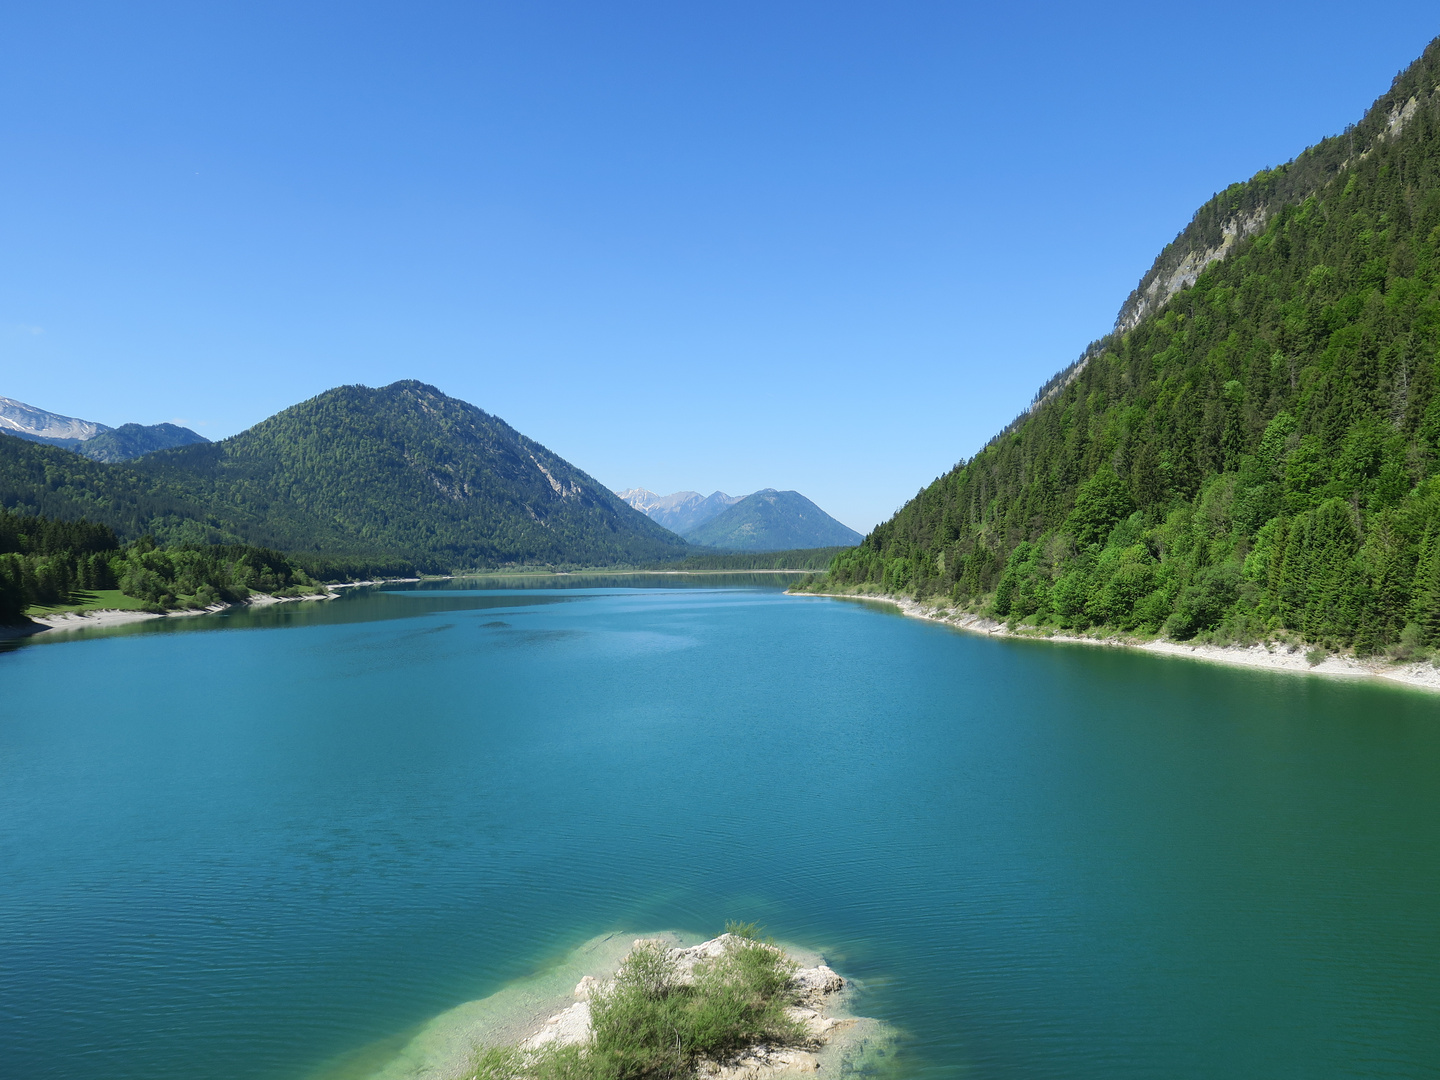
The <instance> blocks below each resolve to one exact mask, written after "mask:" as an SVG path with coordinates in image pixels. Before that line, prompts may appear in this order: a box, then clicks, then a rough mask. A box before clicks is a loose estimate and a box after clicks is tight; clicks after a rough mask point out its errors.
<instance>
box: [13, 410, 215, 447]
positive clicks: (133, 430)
mask: <svg viewBox="0 0 1440 1080" xmlns="http://www.w3.org/2000/svg"><path fill="white" fill-rule="evenodd" d="M0 432H3V433H4V434H7V435H14V436H16V437H18V438H21V439H26V440H29V441H30V442H38V443H46V444H48V445H50V446H60V447H64V448H65V449H66V450H73V451H75V452H76V453H77V454H80V455H82V456H84V457H88V458H90V459H91V460H92V461H105V462H116V461H128V460H130V459H131V458H135V457H139V456H141V455H142V454H148V453H152V452H153V451H156V450H168V449H169V448H170V447H172V446H188V445H189V444H191V443H197V442H208V441H209V440H208V439H206V438H205V436H203V435H201V434H200V433H199V432H196V431H191V430H190V429H189V428H187V427H180V426H179V425H178V424H149V425H145V424H121V425H120V426H119V427H118V428H112V427H108V426H107V425H105V424H100V423H96V422H95V421H93V420H81V419H80V418H78V417H75V416H65V415H63V414H61V413H52V412H48V411H47V410H45V409H40V408H36V407H35V406H34V405H27V404H26V403H25V402H23V401H16V400H15V399H14V398H7V397H0Z"/></svg>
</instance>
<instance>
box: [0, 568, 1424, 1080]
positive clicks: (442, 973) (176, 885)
mask: <svg viewBox="0 0 1440 1080" xmlns="http://www.w3.org/2000/svg"><path fill="white" fill-rule="evenodd" d="M716 581H717V582H725V581H728V582H730V585H729V587H694V585H695V583H694V582H693V581H690V580H682V579H675V580H666V581H658V580H657V579H640V578H637V579H633V580H632V579H613V578H610V579H593V580H581V579H558V580H557V581H552V582H550V583H549V584H551V585H557V584H558V585H561V586H564V587H558V588H554V587H552V588H538V587H533V586H536V585H537V584H539V583H538V582H536V581H534V580H529V581H523V580H522V581H512V582H508V583H500V582H486V583H483V584H484V587H480V588H477V587H474V586H475V585H476V584H477V583H475V582H463V581H458V582H449V583H443V584H441V585H427V586H425V587H413V588H407V587H389V588H383V589H369V590H355V591H354V593H353V595H347V596H345V597H343V598H341V599H339V600H335V601H330V602H327V603H310V604H288V605H279V606H276V607H272V608H269V609H263V610H256V611H239V612H235V613H231V614H226V615H215V616H203V617H197V618H187V619H166V620H156V621H154V622H152V623H144V624H135V625H133V626H130V627H125V628H122V629H120V630H116V631H113V632H107V633H104V634H96V635H94V636H89V637H82V639H81V640H72V641H69V642H65V641H60V640H56V636H53V635H42V637H41V639H37V640H34V641H32V642H30V643H27V644H24V645H21V646H19V647H17V648H14V649H12V650H10V651H9V652H6V653H4V654H0V1062H4V1065H3V1072H4V1073H5V1074H6V1075H13V1076H17V1077H25V1078H27V1080H40V1078H51V1077H53V1078H70V1077H77V1076H102V1077H105V1078H107V1080H130V1078H136V1080H138V1078H146V1080H179V1078H181V1077H184V1078H187V1080H188V1078H191V1077H195V1076H205V1077H220V1078H235V1080H309V1078H312V1077H316V1076H320V1075H323V1074H325V1073H326V1072H327V1071H332V1072H333V1070H334V1069H335V1068H336V1067H337V1062H345V1061H348V1060H355V1059H356V1056H357V1055H359V1056H360V1057H362V1058H364V1057H365V1056H366V1055H369V1056H370V1057H374V1058H375V1059H376V1060H379V1058H380V1057H383V1055H384V1053H385V1052H386V1051H385V1047H387V1046H398V1045H401V1044H403V1042H404V1040H405V1038H406V1037H407V1033H409V1032H413V1031H414V1030H416V1029H417V1028H418V1027H420V1026H421V1025H424V1024H426V1023H427V1022H428V1021H430V1020H431V1019H432V1018H433V1017H436V1016H439V1015H440V1014H443V1013H445V1012H447V1010H452V1009H455V1008H456V1007H457V1006H460V1005H462V1004H464V1003H466V1002H471V1001H475V1000H478V999H482V998H486V997H487V996H489V995H492V994H495V993H496V992H497V991H500V990H502V989H503V988H504V987H506V986H507V985H513V984H515V983H516V982H517V980H524V979H527V978H529V977H532V976H534V975H535V974H536V973H537V972H543V971H545V970H546V969H547V967H550V966H552V965H555V964H557V963H559V962H560V961H561V960H562V959H563V958H564V957H565V956H566V955H567V953H569V952H570V951H571V950H572V949H575V948H576V947H577V946H579V945H581V944H582V943H583V942H586V941H589V940H591V939H594V938H596V937H597V936H600V935H604V934H608V933H613V932H617V931H635V932H646V931H652V930H660V929H671V930H675V931H678V932H682V933H688V934H694V935H701V936H708V935H709V934H713V933H715V932H718V931H719V930H720V929H721V928H722V927H723V925H724V923H725V921H726V920H727V919H742V920H748V921H755V922H759V923H763V924H765V925H766V926H767V927H768V931H769V932H770V933H773V934H774V935H775V936H776V937H778V938H782V939H784V940H787V941H793V942H796V943H799V944H801V945H804V946H806V947H808V948H812V949H815V950H817V951H819V952H821V953H823V955H824V956H825V958H826V959H827V960H828V962H829V963H831V964H832V965H833V966H834V967H835V968H837V969H838V970H839V971H841V972H842V973H844V974H846V975H847V976H850V977H852V978H854V979H856V980H858V981H859V983H860V984H861V991H860V1000H859V1002H858V1003H857V1007H858V1008H859V1009H860V1011H862V1012H863V1013H864V1014H865V1015H868V1016H873V1017H878V1018H880V1019H882V1020H884V1021H886V1022H888V1023H889V1024H891V1025H893V1026H894V1027H895V1028H897V1029H898V1030H899V1031H900V1032H901V1033H902V1034H901V1037H900V1041H899V1043H898V1046H897V1048H896V1051H895V1054H894V1058H893V1061H892V1062H891V1066H892V1067H893V1069H894V1071H895V1072H896V1074H897V1075H903V1076H915V1077H932V1076H933V1077H942V1076H943V1077H960V1076H965V1077H974V1078H990V1077H994V1078H997V1080H998V1078H1001V1077H1005V1078H1013V1077H1024V1078H1032V1077H1033V1078H1042V1077H1044V1078H1049V1077H1054V1078H1057V1080H1058V1078H1061V1077H1064V1078H1072V1080H1073V1078H1082V1080H1090V1078H1094V1080H1101V1078H1106V1080H1113V1078H1116V1077H1134V1078H1141V1077H1146V1078H1149V1077H1156V1076H1165V1077H1195V1078H1201V1077H1219V1076H1225V1077H1254V1078H1257V1080H1258V1078H1262V1077H1263V1078H1271V1077H1277V1076H1305V1077H1312V1076H1313V1077H1345V1076H1355V1077H1359V1076H1366V1077H1424V1076H1434V1075H1435V1068H1436V1062H1437V1061H1440V698H1437V697H1435V696H1432V695H1428V694H1425V693H1423V692H1419V691H1414V690H1410V689H1407V688H1403V687H1393V686H1385V685H1371V684H1365V683H1351V682H1343V681H1336V680H1327V679H1323V678H1320V677H1313V676H1296V675H1289V674H1277V673H1268V672H1260V671H1247V670H1237V669H1230V668H1224V667H1220V666H1215V665H1208V664H1204V663H1199V662H1192V661H1186V660H1176V659H1170V658H1163V657H1153V656H1147V655H1141V654H1135V653H1130V652H1126V651H1122V650H1111V649H1096V648H1089V647H1085V646H1065V645H1054V644H1049V643H1041V642H1030V641H1017V640H1004V641H1000V640H990V639H986V638H983V637H978V636H973V635H967V634H964V633H960V632H957V631H954V630H950V629H947V628H944V627H940V626H936V625H932V624H927V623H924V622H921V621H918V620H913V619H905V618H902V617H900V616H898V615H896V614H893V613H891V612H890V611H887V610H884V609H881V608H878V607H876V606H875V605H866V604H860V603H854V602H846V601H839V600H832V599H825V598H815V597H791V596H786V595H784V594H783V593H782V592H781V591H780V589H781V587H782V586H783V581H782V580H781V579H777V578H774V577H769V578H767V577H764V576H762V575H756V576H755V577H754V578H752V579H748V580H743V581H741V582H739V583H736V580H735V579H734V578H728V579H716ZM657 584H659V585H663V586H666V587H649V586H654V585H657ZM502 585H508V586H511V587H502ZM514 586H520V587H514ZM46 637H49V638H51V640H49V641H46V640H44V638H46Z"/></svg>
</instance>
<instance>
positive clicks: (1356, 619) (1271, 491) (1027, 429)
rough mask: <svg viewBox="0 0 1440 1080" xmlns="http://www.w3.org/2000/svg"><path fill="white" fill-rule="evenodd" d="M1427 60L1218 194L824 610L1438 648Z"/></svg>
mask: <svg viewBox="0 0 1440 1080" xmlns="http://www.w3.org/2000/svg"><path fill="white" fill-rule="evenodd" d="M1437 84H1440V42H1432V43H1431V45H1430V46H1429V47H1428V48H1427V49H1426V51H1425V53H1424V55H1423V56H1422V57H1421V58H1420V59H1419V60H1418V61H1416V63H1415V64H1414V65H1412V66H1411V68H1410V69H1409V70H1407V71H1405V72H1404V73H1402V74H1401V75H1400V76H1398V77H1397V78H1396V80H1395V82H1394V84H1393V85H1392V87H1391V90H1390V92H1389V93H1387V94H1386V95H1385V96H1383V97H1382V98H1380V99H1379V101H1377V102H1376V103H1375V105H1374V106H1373V107H1372V108H1371V109H1370V111H1369V112H1368V113H1367V114H1366V116H1365V117H1364V119H1363V120H1362V121H1361V122H1360V123H1359V124H1357V125H1355V126H1354V127H1353V128H1351V129H1349V130H1347V131H1346V132H1345V133H1344V134H1342V135H1340V136H1336V137H1334V138H1331V139H1326V140H1325V141H1323V142H1321V143H1319V144H1318V145H1316V146H1314V147H1311V148H1310V149H1308V150H1306V151H1305V152H1304V153H1302V154H1301V155H1300V156H1299V157H1298V158H1296V159H1295V160H1294V161H1293V162H1291V163H1289V164H1288V165H1283V166H1281V167H1279V168H1277V169H1273V170H1268V171H1266V172H1262V173H1260V174H1258V175H1257V176H1255V177H1254V178H1252V179H1251V180H1250V181H1248V182H1247V183H1244V184H1237V185H1235V186H1233V187H1231V188H1229V189H1227V190H1226V191H1224V192H1222V193H1221V194H1220V195H1217V196H1216V197H1215V198H1214V199H1212V200H1211V201H1210V202H1209V203H1207V204H1206V205H1205V206H1204V207H1202V208H1201V209H1200V210H1199V212H1197V214H1196V216H1195V219H1194V220H1193V221H1192V222H1191V224H1190V225H1189V226H1188V227H1187V228H1186V230H1185V231H1184V232H1182V233H1181V235H1180V236H1179V237H1177V239H1176V241H1175V242H1174V243H1173V244H1171V245H1170V246H1169V247H1167V248H1166V250H1165V251H1164V252H1162V253H1161V255H1160V257H1159V258H1158V259H1157V260H1156V264H1155V266H1154V267H1152V269H1151V271H1150V272H1149V273H1147V275H1146V276H1145V278H1143V279H1142V280H1141V283H1140V286H1139V288H1137V290H1136V292H1135V293H1134V294H1133V295H1132V296H1131V298H1130V299H1129V300H1128V301H1127V302H1126V304H1125V306H1124V308H1122V310H1121V313H1120V317H1119V319H1118V320H1117V325H1116V330H1115V332H1114V333H1113V334H1112V335H1111V336H1109V337H1107V338H1105V339H1103V340H1102V341H1100V342H1097V343H1095V344H1094V345H1092V346H1091V347H1090V348H1089V349H1087V350H1086V352H1085V354H1084V356H1082V358H1081V360H1080V361H1078V362H1077V363H1076V364H1074V365H1072V366H1071V367H1070V368H1068V369H1066V370H1065V371H1062V372H1061V373H1060V374H1059V375H1058V376H1056V378H1055V379H1052V380H1051V381H1050V383H1048V384H1047V385H1046V386H1045V387H1043V388H1042V390H1041V392H1040V394H1038V395H1037V397H1036V403H1035V405H1034V406H1032V409H1031V410H1030V411H1028V412H1027V413H1025V414H1023V415H1022V416H1021V417H1020V418H1019V419H1018V420H1017V421H1016V422H1015V423H1014V424H1012V425H1010V427H1009V428H1007V429H1006V431H1005V432H1003V433H1002V435H1001V436H999V437H997V438H996V439H995V440H994V441H992V442H991V444H990V445H989V446H987V447H986V448H985V449H984V450H983V451H982V452H980V453H979V454H977V455H976V456H975V458H973V459H972V460H970V461H968V462H962V463H961V464H960V465H958V466H957V467H956V468H954V469H952V470H951V471H950V472H948V473H946V474H945V475H944V476H941V477H940V478H939V479H937V480H936V481H934V483H932V484H931V485H929V486H928V487H927V488H925V489H923V490H922V491H921V492H920V493H919V494H918V495H917V496H916V497H915V498H914V499H912V500H911V501H910V502H909V503H908V504H906V506H904V507H903V508H902V509H901V510H900V511H899V512H898V513H897V514H896V515H895V517H894V518H893V519H891V520H890V521H888V522H886V523H885V524H883V525H881V526H879V527H878V528H876V529H875V531H874V532H872V533H871V534H870V535H869V536H868V537H866V538H865V541H864V543H863V544H862V545H861V546H860V547H859V548H858V549H856V550H855V551H853V552H849V553H842V554H841V555H840V556H838V557H837V559H836V560H835V562H834V563H833V564H832V567H831V570H830V574H829V576H828V578H827V580H826V581H825V582H824V583H822V586H821V587H824V588H833V587H847V586H848V587H861V588H873V589H879V590H883V591H891V592H901V591H904V592H914V593H917V594H919V595H922V596H923V595H937V594H946V595H949V596H950V597H951V598H953V600H954V601H955V602H957V603H959V604H961V605H964V606H967V607H970V608H972V609H981V608H983V609H985V610H988V611H990V612H992V613H993V614H995V615H997V616H1000V617H1002V618H1007V619H1012V620H1019V621H1025V622H1029V623H1033V624H1042V625H1045V624H1048V625H1058V626H1062V627H1076V628H1085V627H1100V628H1106V629H1111V630H1119V631H1138V632H1151V633H1153V632H1166V633H1169V634H1171V635H1173V636H1175V637H1180V638H1186V637H1192V636H1195V635H1197V634H1202V633H1204V634H1209V635H1212V636H1214V637H1218V638H1226V639H1234V638H1241V639H1243V638H1247V637H1255V636H1259V635H1261V634H1264V633H1269V632H1272V631H1274V630H1276V629H1277V628H1281V627H1283V628H1288V629H1290V630H1293V631H1296V632H1298V633H1300V634H1301V635H1303V636H1304V637H1306V638H1308V639H1310V640H1312V641H1316V642H1322V643H1327V644H1331V645H1335V646H1351V645H1353V646H1354V647H1355V648H1356V650H1357V651H1358V652H1362V653H1363V652H1370V651H1374V650H1376V649H1379V648H1382V647H1385V646H1397V645H1399V646H1401V647H1405V648H1408V647H1411V646H1416V645H1424V644H1429V645H1440V480H1437V479H1436V473H1437V472H1440V395H1437V378H1440V365H1437V350H1440V92H1437Z"/></svg>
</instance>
